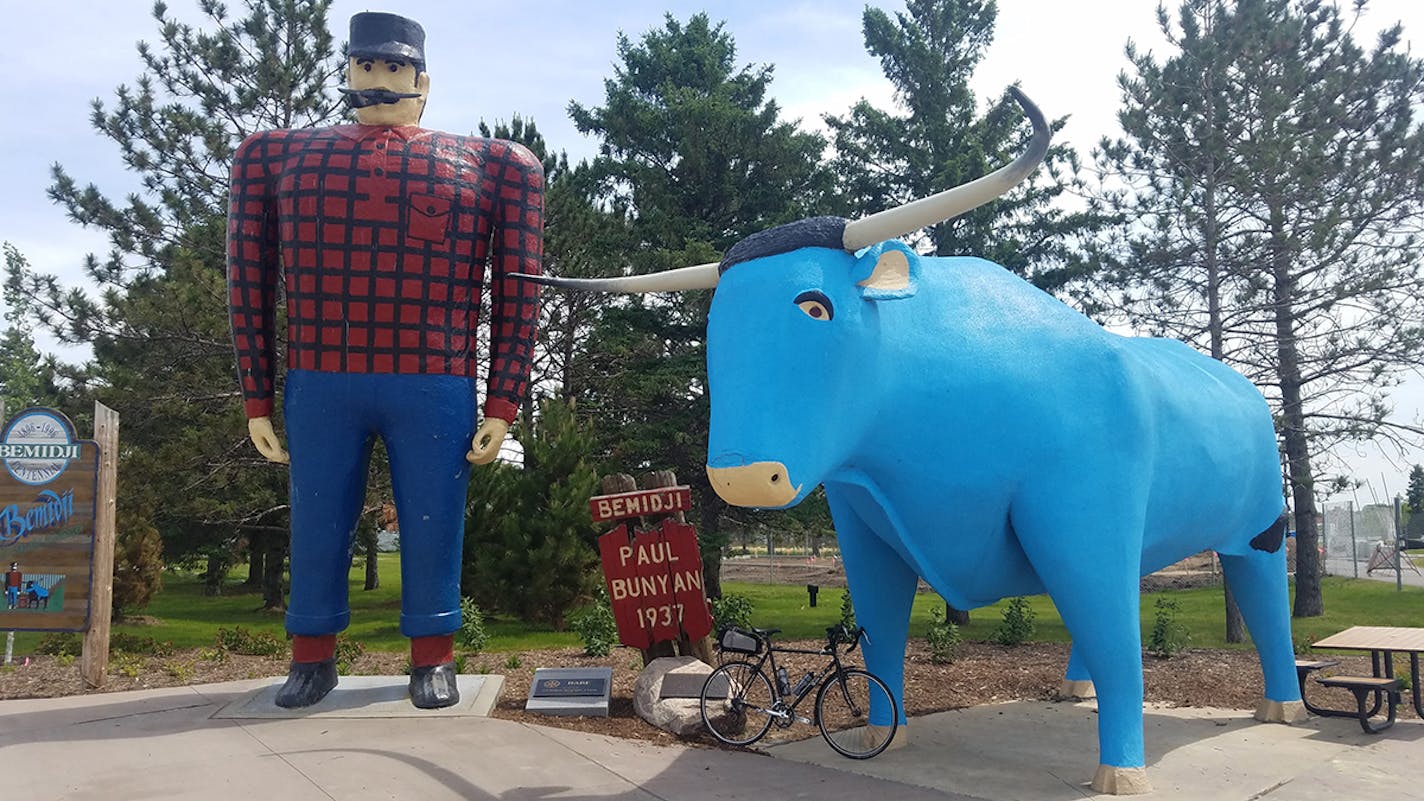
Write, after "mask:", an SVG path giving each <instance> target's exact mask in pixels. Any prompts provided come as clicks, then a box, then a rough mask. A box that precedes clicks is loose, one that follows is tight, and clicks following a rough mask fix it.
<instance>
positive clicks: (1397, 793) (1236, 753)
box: [0, 679, 1424, 801]
mask: <svg viewBox="0 0 1424 801" xmlns="http://www.w3.org/2000/svg"><path fill="white" fill-rule="evenodd" d="M273 681H274V680H272V679H263V680H257V681H247V682H232V683H228V684H217V685H203V686H195V687H185V688H173V689H165V690H149V691H139V692H124V693H111V694H103V695H90V696H78V697H70V698H59V699H38V700H22V701H0V787H3V795H4V797H5V798H6V799H10V798H24V799H76V800H81V799H103V801H130V800H133V801H137V800H138V799H188V798H202V799H214V800H218V799H252V798H256V799H264V800H266V799H270V800H272V801H277V800H280V801H288V800H289V799H290V800H291V801H306V799H313V800H323V801H331V800H332V799H343V800H344V799H372V798H376V799H407V798H409V799H422V800H424V799H474V800H475V801H490V800H495V799H498V800H499V801H533V800H534V799H545V798H558V799H575V800H583V799H588V800H590V801H591V800H592V799H619V800H620V801H622V800H623V799H627V801H644V800H645V799H646V800H652V799H663V800H667V801H672V800H677V799H689V800H690V801H700V800H701V799H743V798H745V799H788V798H790V799H798V798H804V799H821V800H824V801H841V800H842V799H846V800H848V799H866V798H873V799H879V800H880V801H891V800H892V799H906V800H907V801H920V800H921V799H961V800H964V801H972V800H973V799H988V800H989V801H1010V800H1011V799H1013V800H1015V801H1017V800H1019V799H1022V801H1058V800H1059V799H1064V800H1066V799H1077V798H1081V797H1084V796H1091V795H1092V792H1091V791H1090V790H1089V789H1088V788H1087V787H1086V782H1087V780H1088V779H1089V778H1090V777H1091V776H1092V772H1093V768H1094V767H1095V764H1096V760H1097V755H1096V736H1095V734H1094V727H1095V713H1094V710H1093V707H1092V704H1091V703H1086V704H1048V703H1034V702H1019V703H1012V704H1001V705H992V706H982V707H976V708H974V709H968V710H960V711H955V712H944V713H939V714H936V715H929V716H925V717H922V718H916V719H914V720H912V721H911V725H910V727H909V729H908V731H909V734H910V736H909V738H908V740H907V743H908V745H907V746H906V747H905V748H903V749H897V750H893V751H890V752H887V753H885V754H882V755H881V756H879V757H877V758H875V759H872V760H866V761H863V762H857V761H853V760H847V759H843V758H841V757H838V756H836V755H835V754H834V753H833V752H832V751H831V750H830V749H829V748H828V747H827V746H826V745H825V743H824V742H822V741H821V740H820V739H819V738H815V739H809V740H805V741H802V742H800V743H792V744H786V745H779V746H775V747H772V748H769V749H767V751H768V753H770V754H771V758H768V757H767V756H765V755H761V754H754V753H745V752H733V751H728V750H719V749H709V748H688V747H682V746H671V747H666V746H658V745H652V744H648V743H642V742H635V741H626V740H618V739H614V738H608V737H602V736H597V735H589V734H582V733H579V732H573V731H567V730H562V729H555V728H550V727H544V726H531V725H527V724H523V723H516V722H513V721H506V720H497V719H492V718H486V717H479V716H474V714H473V713H472V715H471V716H465V717H449V716H447V717H431V716H422V714H421V713H419V712H418V711H416V710H410V711H409V712H405V711H402V713H401V716H400V717H388V718H370V717H366V718H329V717H312V716H303V717H295V718H288V719H271V718H251V717H247V718H244V717H236V718H223V717H216V713H218V712H219V711H220V710H222V709H224V708H227V709H229V710H233V709H240V708H241V707H242V704H241V702H242V701H243V700H244V699H245V698H246V697H247V696H248V695H249V694H250V693H252V692H253V691H254V690H257V689H259V688H261V687H263V686H267V685H270V684H271V683H272V682H273ZM504 691H505V692H506V693H509V692H522V689H521V688H514V687H506V688H505V690H504ZM1146 728H1147V732H1146V733H1147V749H1148V758H1149V768H1148V772H1149V776H1150V777H1151V779H1152V781H1153V782H1154V784H1155V786H1156V792H1155V793H1154V794H1153V796H1151V797H1152V798H1161V799H1168V798H1170V799H1193V800H1194V799H1213V801H1216V799H1223V800H1224V801H1248V800H1249V801H1256V800H1257V799H1264V801H1295V800H1297V799H1298V800H1299V801H1325V800H1326V799H1329V800H1330V801H1339V799H1355V798H1366V797H1369V798H1380V799H1390V801H1394V800H1395V799H1424V723H1420V722H1419V721H1415V720H1409V721H1402V722H1400V723H1399V724H1397V725H1396V726H1395V727H1394V728H1393V729H1391V730H1389V731H1387V732H1386V733H1384V734H1383V735H1378V736H1373V737H1371V736H1367V735H1365V734H1364V733H1363V732H1361V731H1360V729H1359V727H1358V725H1356V724H1355V723H1353V722H1351V721H1349V720H1344V719H1323V720H1312V721H1310V722H1309V723H1307V724H1305V725H1303V726H1299V727H1286V726H1267V725H1258V724H1255V723H1254V722H1251V721H1250V720H1249V713H1247V712H1238V711H1223V710H1201V709H1193V710H1170V709H1151V710H1149V712H1148V715H1147V723H1146Z"/></svg>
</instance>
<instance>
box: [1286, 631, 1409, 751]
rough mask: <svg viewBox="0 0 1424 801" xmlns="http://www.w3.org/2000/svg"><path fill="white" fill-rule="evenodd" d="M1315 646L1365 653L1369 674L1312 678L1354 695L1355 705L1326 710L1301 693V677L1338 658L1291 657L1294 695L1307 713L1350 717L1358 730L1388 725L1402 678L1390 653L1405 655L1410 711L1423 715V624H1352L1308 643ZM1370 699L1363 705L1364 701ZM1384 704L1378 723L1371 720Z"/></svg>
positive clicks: (1303, 682) (1372, 731)
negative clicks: (1296, 684)
mask: <svg viewBox="0 0 1424 801" xmlns="http://www.w3.org/2000/svg"><path fill="white" fill-rule="evenodd" d="M1313 647H1315V648H1326V649H1336V650H1351V651H1369V652H1370V665H1371V668H1372V671H1371V672H1372V673H1373V674H1374V675H1372V676H1323V677H1320V678H1317V679H1316V682H1317V683H1318V684H1320V685H1321V686H1323V687H1341V688H1344V689H1346V690H1349V691H1350V693H1351V694H1353V695H1354V696H1355V709H1354V710H1353V711H1350V710H1344V709H1330V708H1328V707H1320V706H1316V705H1315V704H1313V703H1311V702H1310V700H1309V699H1308V698H1307V696H1306V692H1305V690H1306V684H1307V682H1306V679H1307V678H1308V677H1309V676H1310V675H1311V674H1312V673H1315V672H1316V671H1322V670H1324V669H1325V668H1328V667H1333V666H1334V665H1336V664H1339V663H1338V662H1334V661H1329V660H1317V661H1306V660H1297V661H1296V664H1295V670H1296V677H1297V679H1298V680H1299V681H1300V697H1301V700H1302V701H1303V702H1304V703H1305V708H1306V710H1307V711H1309V712H1311V713H1312V714H1316V715H1321V716H1325V717H1347V718H1354V719H1356V720H1357V721H1359V723H1360V728H1362V729H1364V730H1365V732H1366V733H1368V734H1378V733H1379V732H1382V731H1384V730H1385V729H1388V728H1389V727H1390V726H1393V725H1394V721H1395V716H1396V713H1397V710H1398V707H1399V704H1400V693H1401V690H1402V687H1403V682H1401V681H1400V679H1399V678H1398V677H1396V676H1395V675H1394V654H1395V653H1407V654H1409V670H1410V679H1411V680H1412V684H1411V688H1412V694H1413V701H1414V711H1415V712H1416V713H1417V714H1418V715H1419V716H1420V717H1421V718H1424V701H1421V695H1420V688H1419V654H1420V653H1424V628H1408V627H1402V626H1352V627H1351V628H1348V629H1346V630H1344V631H1342V632H1339V633H1338V634H1332V635H1331V636H1329V637H1326V638H1325V639H1323V640H1320V641H1318V642H1316V643H1315V644H1314V646H1313ZM1371 699H1372V700H1373V703H1372V704H1370V705H1369V706H1368V708H1367V707H1366V704H1367V702H1369V701H1370V700H1371ZM1386 704H1388V708H1387V712H1386V717H1385V720H1384V722H1383V723H1379V724H1376V723H1371V722H1370V721H1371V719H1373V718H1374V717H1375V715H1377V714H1378V713H1379V711H1380V707H1382V706H1385V705H1386Z"/></svg>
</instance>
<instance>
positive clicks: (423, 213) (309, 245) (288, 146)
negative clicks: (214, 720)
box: [228, 12, 544, 708]
mask: <svg viewBox="0 0 1424 801" xmlns="http://www.w3.org/2000/svg"><path fill="white" fill-rule="evenodd" d="M349 52H350V61H349V63H348V69H349V76H348V81H347V83H348V86H347V88H345V89H343V90H342V92H343V93H345V95H346V97H347V100H348V101H349V103H350V104H351V106H352V107H353V108H354V109H355V113H356V118H357V120H358V124H355V125H338V126H334V127H329V128H318V129H302V130H278V131H267V132H263V133H259V134H255V135H253V136H251V137H249V138H248V139H247V140H246V141H244V142H243V143H242V146H241V147H240V148H239V150H238V152H237V154H236V156H235V157H234V160H233V169H232V195H231V204H230V207H229V213H228V286H229V293H230V299H229V303H230V314H231V319H232V329H233V338H234V341H235V345H236V349H237V361H238V371H239V374H240V378H241V383H242V391H243V396H244V399H245V403H246V410H247V416H248V427H249V431H250V433H251V436H252V441H253V442H254V444H256V446H257V448H258V450H259V451H261V452H262V454H263V455H264V456H266V457H267V458H268V459H270V460H272V461H274V462H286V461H288V455H287V453H286V452H285V451H284V450H283V449H282V445H281V442H280V440H279V439H278V438H277V435H276V434H275V432H274V429H273V425H272V420H271V418H272V412H273V407H274V402H273V394H274V392H273V379H274V373H275V371H276V364H275V362H276V353H277V345H276V325H275V321H274V310H275V308H276V296H277V282H278V277H279V274H284V277H285V290H286V300H287V324H288V325H287V373H286V389H285V392H284V397H283V411H284V415H285V422H286V431H287V438H288V440H289V441H290V446H291V456H290V462H291V520H292V544H291V577H292V587H291V599H290V603H289V606H288V610H287V618H286V624H287V631H288V632H289V633H290V634H291V635H292V665H291V672H290V673H289V674H288V677H287V680H286V683H285V684H284V685H283V686H282V688H281V689H280V691H279V692H278V695H277V703H278V705H280V706H284V707H302V706H308V705H311V704H314V703H316V702H317V701H319V700H321V699H322V698H323V697H324V696H325V695H326V694H327V693H328V692H329V691H330V690H331V688H332V687H334V686H335V685H336V668H335V660H334V654H335V638H336V634H337V632H340V631H341V630H343V629H344V628H346V626H347V624H348V623H349V621H350V606H349V604H348V600H347V572H348V570H349V569H350V565H351V556H352V548H353V537H354V533H355V529H356V522H357V519H358V517H359V515H360V512H361V506H362V502H363V500H364V495H365V479H366V470H367V461H368V459H369V457H370V452H371V445H372V442H373V439H374V438H375V437H376V436H380V437H381V438H382V440H383V441H384V442H385V446H386V450H387V452H388V453H389V455H390V463H391V483H392V486H393V489H394V493H395V500H396V508H397V510H398V511H399V514H400V521H401V552H402V559H401V574H402V575H401V578H402V587H403V596H402V599H401V617H400V627H401V632H402V633H403V634H405V635H406V636H407V637H409V638H410V639H411V665H412V668H411V677H410V693H411V701H412V702H413V703H414V704H415V705H416V706H418V707H424V708H435V707H445V706H450V705H452V704H454V703H456V702H457V701H458V700H459V692H458V689H457V687H456V684H455V670H454V653H453V644H454V640H453V635H454V632H455V631H456V630H458V629H459V627H460V622H461V621H460V591H459V583H460V558H461V539H462V536H463V532H464V504H465V490H466V486H467V484H468V482H469V465H470V463H475V464H484V463H487V462H489V461H492V460H493V459H494V457H495V456H496V455H497V453H498V451H499V447H500V445H501V443H502V442H503V441H504V438H505V435H506V433H507V432H508V430H509V425H510V423H511V422H512V421H513V420H514V416H515V413H516V411H517V410H518V408H519V405H520V404H521V403H522V402H523V399H524V395H525V392H526V387H527V383H528V378H529V365H530V359H531V356H532V354H533V349H534V340H535V324H536V320H537V306H538V295H537V292H536V287H535V286H534V285H533V284H532V283H530V282H527V281H523V280H520V279H518V278H516V277H514V276H515V275H516V274H518V273H538V272H539V269H540V257H541V252H542V247H543V244H542V242H543V239H542V237H543V180H544V178H543V170H542V168H541V166H540V163H539V161H538V159H536V158H535V157H534V156H533V155H532V154H531V153H530V152H529V151H528V150H527V149H525V148H524V147H522V146H520V145H518V144H515V143H513V142H507V141H503V140H498V139H485V138H479V137H468V136H456V135H453V134H448V133H442V132H439V131H432V130H427V129H424V128H420V127H418V126H417V123H418V122H419V120H420V117H421V113H422V112H423V111H424V109H425V102H426V98H427V96H428V94H429V90H430V74H429V73H428V72H427V71H426V69H425V32H424V30H423V29H422V28H421V27H420V25H418V24H417V23H416V22H414V21H413V20H409V19H406V18H404V17H400V16H396V15H394V14H384V13H372V12H363V13H360V14H357V15H355V16H354V17H352V19H351V36H350V51H349ZM487 264H488V266H489V268H490V275H489V283H490V289H491V293H490V294H491V297H492V309H491V314H492V319H491V320H490V329H491V336H490V343H491V349H492V351H493V353H492V354H491V358H490V372H489V377H488V381H487V384H486V397H485V403H484V420H483V422H482V423H481V424H480V425H479V427H478V430H477V429H476V427H475V405H476V384H475V382H476V372H477V370H476V355H477V354H476V348H477V329H476V326H477V325H478V320H477V317H478V311H479V306H480V289H481V287H482V286H483V285H484V283H485V281H486V273H485V269H486V265H487Z"/></svg>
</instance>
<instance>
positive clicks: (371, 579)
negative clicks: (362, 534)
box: [362, 531, 381, 590]
mask: <svg viewBox="0 0 1424 801" xmlns="http://www.w3.org/2000/svg"><path fill="white" fill-rule="evenodd" d="M379 544H380V532H379V531H378V532H375V533H373V534H372V535H371V536H370V538H368V539H367V540H366V584H365V586H364V587H363V588H362V589H366V590H377V589H380V587H381V573H380V567H379V566H377V564H376V554H378V553H380V551H379V550H377V547H376V546H377V545H379Z"/></svg>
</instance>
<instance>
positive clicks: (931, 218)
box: [842, 86, 1050, 253]
mask: <svg viewBox="0 0 1424 801" xmlns="http://www.w3.org/2000/svg"><path fill="white" fill-rule="evenodd" d="M1009 94H1011V95H1013V97H1014V100H1016V101H1018V104H1019V105H1020V106H1022V107H1023V110H1024V113H1025V114H1026V115H1027V116H1028V119H1029V122H1031V123H1032V124H1033V138H1032V139H1031V140H1029V143H1028V149H1026V150H1025V151H1024V152H1023V153H1021V154H1019V157H1018V158H1016V159H1014V160H1013V161H1012V162H1011V163H1009V164H1008V165H1006V166H1004V167H1000V168H999V169H997V170H995V171H994V172H991V173H989V174H988V175H986V176H984V177H982V178H979V179H976V180H973V181H970V182H969V183H967V184H962V185H960V186H956V187H954V188H953V189H947V190H945V191H943V192H940V193H939V194H937V195H930V196H929V197H927V198H921V199H920V200H913V201H910V202H909V203H906V204H905V205H903V206H897V207H895V208H893V209H886V210H885V211H882V212H878V213H876V214H872V215H870V216H869V217H863V218H861V219H859V220H855V221H852V222H849V223H846V227H845V234H844V236H843V237H842V240H843V242H844V243H845V249H846V250H848V251H850V252H852V253H854V252H856V251H858V250H860V249H861V248H864V247H869V246H870V245H873V244H875V243H876V242H882V241H884V240H886V239H894V238H896V237H899V236H903V235H905V234H908V233H910V232H912V231H918V230H920V229H921V228H924V227H926V226H930V225H935V224H937V223H941V222H944V221H945V220H948V219H952V218H954V217H958V216H959V215H961V214H963V213H965V212H967V211H969V210H971V209H974V208H977V207H979V206H982V205H984V204H985V203H988V202H989V201H991V200H993V199H995V198H997V197H999V196H1001V195H1003V194H1004V193H1006V192H1008V191H1009V190H1010V189H1013V188H1014V187H1015V186H1017V185H1018V183H1019V182H1020V181H1022V180H1023V179H1025V178H1027V177H1028V175H1029V173H1031V172H1033V171H1034V169H1035V168H1036V167H1038V165H1039V163H1040V162H1042V161H1043V157H1044V154H1046V153H1047V152H1048V139H1049V136H1050V132H1049V130H1048V123H1047V122H1045V121H1044V119H1043V112H1041V111H1039V110H1038V106H1035V105H1034V104H1033V101H1031V100H1029V99H1028V98H1027V97H1026V96H1024V93H1023V92H1020V91H1019V89H1018V87H1016V86H1011V87H1009Z"/></svg>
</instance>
